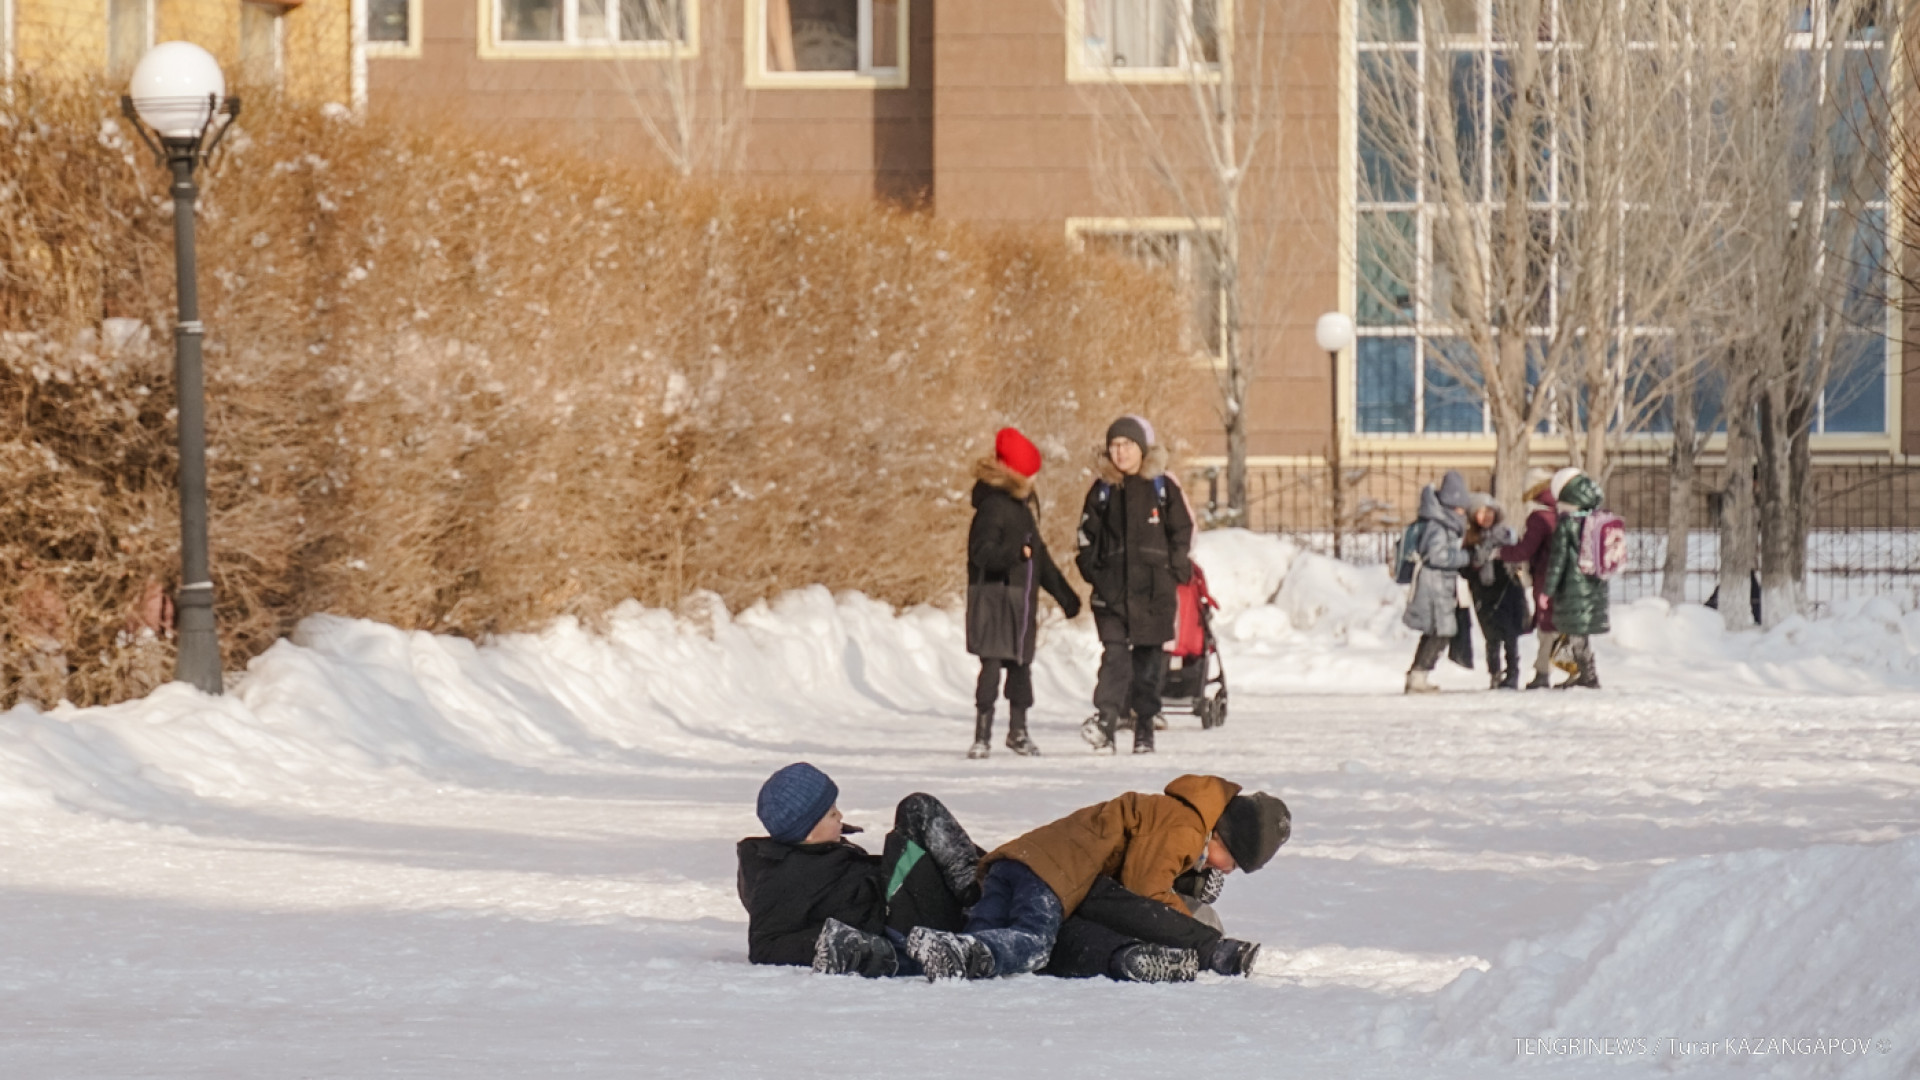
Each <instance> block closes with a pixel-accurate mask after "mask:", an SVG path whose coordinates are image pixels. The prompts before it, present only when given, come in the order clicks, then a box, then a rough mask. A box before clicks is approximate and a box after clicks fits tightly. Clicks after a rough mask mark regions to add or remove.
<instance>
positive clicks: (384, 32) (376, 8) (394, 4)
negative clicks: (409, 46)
mask: <svg viewBox="0 0 1920 1080" xmlns="http://www.w3.org/2000/svg"><path fill="white" fill-rule="evenodd" d="M408 14H409V13H408V11H407V0H367V40H368V41H397V42H401V43H405V42H406V41H407V40H408V34H407V17H408Z"/></svg>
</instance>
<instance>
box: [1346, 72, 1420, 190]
mask: <svg viewBox="0 0 1920 1080" xmlns="http://www.w3.org/2000/svg"><path fill="white" fill-rule="evenodd" d="M1414 73H1415V67H1414V58H1413V54H1411V53H1401V52H1369V53H1361V54H1360V124H1359V128H1360V198H1361V200H1362V201H1365V202H1411V201H1413V196H1414V185H1413V169H1412V168H1411V159H1412V157H1413V154H1412V152H1411V151H1412V148H1413V147H1415V146H1417V145H1418V137H1417V136H1416V134H1415V129H1414V127H1413V124H1414V123H1415V118H1416V117H1417V116H1418V115H1419V114H1418V112H1417V111H1416V110H1418V108H1419V98H1418V95H1417V93H1416V87H1415V85H1414Z"/></svg>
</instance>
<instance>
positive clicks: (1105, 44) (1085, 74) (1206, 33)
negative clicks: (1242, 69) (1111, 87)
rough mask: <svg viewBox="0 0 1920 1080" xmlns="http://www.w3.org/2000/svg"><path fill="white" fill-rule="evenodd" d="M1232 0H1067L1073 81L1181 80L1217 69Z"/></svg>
mask: <svg viewBox="0 0 1920 1080" xmlns="http://www.w3.org/2000/svg"><path fill="white" fill-rule="evenodd" d="M1229 2H1230V0H1067V4H1066V14H1067V26H1068V30H1067V78H1068V80H1069V81H1072V82H1090V81H1106V80H1114V79H1118V80H1121V81H1126V82H1177V81H1182V80H1185V79H1187V78H1189V77H1191V76H1193V75H1195V74H1199V75H1202V76H1213V75H1217V73H1218V71H1219V63H1220V28H1221V26H1222V25H1223V17H1224V15H1225V5H1226V4H1227V3H1229Z"/></svg>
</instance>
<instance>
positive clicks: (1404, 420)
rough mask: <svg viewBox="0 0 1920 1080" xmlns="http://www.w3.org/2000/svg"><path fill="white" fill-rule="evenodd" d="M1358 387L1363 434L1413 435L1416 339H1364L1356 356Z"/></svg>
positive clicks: (1357, 399) (1357, 404)
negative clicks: (1414, 340)
mask: <svg viewBox="0 0 1920 1080" xmlns="http://www.w3.org/2000/svg"><path fill="white" fill-rule="evenodd" d="M1355 363H1356V366H1357V367H1358V379H1357V381H1356V385H1355V387H1354V390H1355V394H1354V397H1355V402H1354V404H1355V408H1356V409H1357V411H1358V413H1359V416H1358V420H1359V426H1360V430H1361V431H1362V432H1364V433H1368V434H1409V433H1411V432H1412V431H1413V339H1412V338H1379V337H1363V338H1361V339H1360V341H1359V345H1358V347H1357V352H1356V356H1355Z"/></svg>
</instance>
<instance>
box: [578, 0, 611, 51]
mask: <svg viewBox="0 0 1920 1080" xmlns="http://www.w3.org/2000/svg"><path fill="white" fill-rule="evenodd" d="M573 36H574V37H576V38H578V39H580V40H581V41H608V40H611V39H612V37H613V27H612V26H609V25H608V24H607V0H578V6H577V7H575V8H574V16H573Z"/></svg>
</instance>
